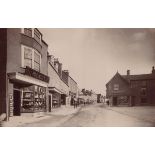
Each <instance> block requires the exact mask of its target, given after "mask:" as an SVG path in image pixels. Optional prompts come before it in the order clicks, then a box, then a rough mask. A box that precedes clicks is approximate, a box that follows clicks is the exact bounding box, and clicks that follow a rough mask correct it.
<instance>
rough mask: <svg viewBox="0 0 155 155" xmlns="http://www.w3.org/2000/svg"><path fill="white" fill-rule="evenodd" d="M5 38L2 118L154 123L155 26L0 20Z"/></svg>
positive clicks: (1, 39)
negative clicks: (6, 24)
mask: <svg viewBox="0 0 155 155" xmlns="http://www.w3.org/2000/svg"><path fill="white" fill-rule="evenodd" d="M0 45H1V52H0V126H2V127H154V126H155V67H154V65H155V52H154V51H155V29H121V28H120V29H115V28H114V29H105V28H102V29H95V28H94V29H82V28H81V29H76V28H75V29H63V28H61V29H54V28H1V29H0Z"/></svg>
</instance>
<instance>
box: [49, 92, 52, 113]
mask: <svg viewBox="0 0 155 155" xmlns="http://www.w3.org/2000/svg"><path fill="white" fill-rule="evenodd" d="M48 98H49V112H51V108H52V95H49V96H48Z"/></svg>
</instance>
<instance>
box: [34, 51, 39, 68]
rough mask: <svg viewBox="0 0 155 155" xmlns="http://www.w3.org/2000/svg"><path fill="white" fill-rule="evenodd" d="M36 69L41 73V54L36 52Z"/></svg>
mask: <svg viewBox="0 0 155 155" xmlns="http://www.w3.org/2000/svg"><path fill="white" fill-rule="evenodd" d="M34 69H35V70H37V71H40V54H39V53H38V52H37V51H34Z"/></svg>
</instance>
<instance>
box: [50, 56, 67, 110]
mask: <svg viewBox="0 0 155 155" xmlns="http://www.w3.org/2000/svg"><path fill="white" fill-rule="evenodd" d="M63 73H64V71H62V64H61V63H60V62H59V60H58V59H55V58H54V56H52V55H48V75H49V77H50V82H49V85H48V90H49V96H48V98H49V111H51V108H52V107H58V106H61V105H66V104H67V102H68V97H69V86H68V82H67V81H65V80H64V74H63ZM66 78H68V76H67V75H66Z"/></svg>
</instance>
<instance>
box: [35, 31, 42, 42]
mask: <svg viewBox="0 0 155 155" xmlns="http://www.w3.org/2000/svg"><path fill="white" fill-rule="evenodd" d="M34 39H35V40H36V41H37V42H39V43H40V40H41V34H40V33H39V31H38V30H37V29H34Z"/></svg>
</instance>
